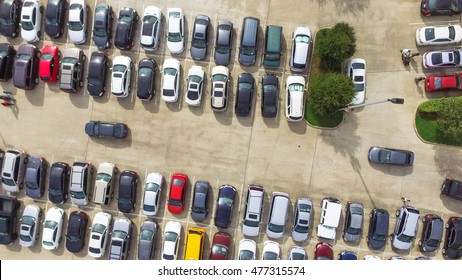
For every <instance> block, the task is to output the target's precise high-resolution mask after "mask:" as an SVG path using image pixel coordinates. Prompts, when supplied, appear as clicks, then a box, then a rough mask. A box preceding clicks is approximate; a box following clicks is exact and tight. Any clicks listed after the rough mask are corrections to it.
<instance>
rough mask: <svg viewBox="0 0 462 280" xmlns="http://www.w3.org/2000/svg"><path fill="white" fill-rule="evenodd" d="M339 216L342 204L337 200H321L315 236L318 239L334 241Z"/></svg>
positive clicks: (328, 198) (331, 198) (330, 198)
mask: <svg viewBox="0 0 462 280" xmlns="http://www.w3.org/2000/svg"><path fill="white" fill-rule="evenodd" d="M341 214H342V204H341V203H340V201H339V200H338V199H337V198H333V197H325V198H323V200H322V201H321V217H320V221H319V225H318V227H317V233H316V235H317V236H318V237H320V238H325V239H330V240H335V235H336V230H337V227H338V224H339V222H340V215H341Z"/></svg>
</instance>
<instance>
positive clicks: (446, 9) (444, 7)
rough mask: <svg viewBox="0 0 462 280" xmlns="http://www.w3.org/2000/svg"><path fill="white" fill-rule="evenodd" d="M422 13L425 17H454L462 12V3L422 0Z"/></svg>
mask: <svg viewBox="0 0 462 280" xmlns="http://www.w3.org/2000/svg"><path fill="white" fill-rule="evenodd" d="M420 12H421V13H422V15H424V16H434V15H450V16H452V15H456V14H460V12H462V3H460V2H459V1H458V0H421V2H420Z"/></svg>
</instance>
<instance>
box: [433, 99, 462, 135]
mask: <svg viewBox="0 0 462 280" xmlns="http://www.w3.org/2000/svg"><path fill="white" fill-rule="evenodd" d="M440 106H441V107H440V108H439V109H438V117H437V119H436V121H437V123H438V125H439V130H440V132H441V133H442V134H443V135H444V136H445V137H447V138H452V139H461V138H462V99H460V98H445V99H444V102H442V103H441V105H440Z"/></svg>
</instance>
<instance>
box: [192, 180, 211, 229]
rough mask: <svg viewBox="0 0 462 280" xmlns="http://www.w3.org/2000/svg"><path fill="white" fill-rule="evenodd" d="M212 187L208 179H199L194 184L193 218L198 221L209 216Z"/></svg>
mask: <svg viewBox="0 0 462 280" xmlns="http://www.w3.org/2000/svg"><path fill="white" fill-rule="evenodd" d="M210 188H211V187H210V184H209V182H207V181H202V180H199V181H196V183H195V184H194V191H193V200H192V205H191V218H193V220H195V221H197V222H202V221H204V220H205V218H206V217H207V214H208V207H207V201H208V196H209V189H210Z"/></svg>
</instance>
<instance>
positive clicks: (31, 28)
mask: <svg viewBox="0 0 462 280" xmlns="http://www.w3.org/2000/svg"><path fill="white" fill-rule="evenodd" d="M42 13H43V7H42V6H40V1H38V0H24V3H23V4H22V9H21V37H22V38H23V39H24V40H25V41H27V42H28V43H35V42H37V41H38V40H40V35H41V33H40V26H41V22H42Z"/></svg>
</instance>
